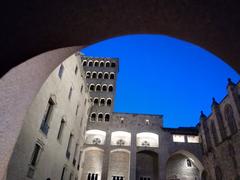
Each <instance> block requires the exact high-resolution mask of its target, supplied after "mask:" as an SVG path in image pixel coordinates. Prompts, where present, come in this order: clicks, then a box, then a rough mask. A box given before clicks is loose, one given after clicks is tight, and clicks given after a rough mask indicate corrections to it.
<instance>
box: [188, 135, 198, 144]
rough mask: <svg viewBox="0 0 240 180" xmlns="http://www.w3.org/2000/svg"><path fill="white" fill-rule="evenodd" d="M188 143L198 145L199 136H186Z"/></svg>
mask: <svg viewBox="0 0 240 180" xmlns="http://www.w3.org/2000/svg"><path fill="white" fill-rule="evenodd" d="M187 142H188V143H199V136H190V135H188V136H187Z"/></svg>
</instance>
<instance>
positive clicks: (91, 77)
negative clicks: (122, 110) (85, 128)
mask: <svg viewBox="0 0 240 180" xmlns="http://www.w3.org/2000/svg"><path fill="white" fill-rule="evenodd" d="M80 58H81V62H82V65H83V68H84V70H85V73H86V74H85V75H86V80H87V86H88V88H89V92H90V97H91V98H90V100H91V101H92V105H93V106H92V109H91V112H90V116H89V121H90V122H96V121H97V122H101V121H103V122H109V121H110V120H111V117H112V112H113V108H114V97H115V92H116V79H117V73H118V67H119V66H118V58H96V57H88V56H84V55H80Z"/></svg>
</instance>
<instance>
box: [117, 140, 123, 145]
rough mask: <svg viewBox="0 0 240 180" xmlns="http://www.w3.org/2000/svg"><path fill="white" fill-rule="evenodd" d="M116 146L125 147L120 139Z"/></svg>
mask: <svg viewBox="0 0 240 180" xmlns="http://www.w3.org/2000/svg"><path fill="white" fill-rule="evenodd" d="M117 145H118V146H124V145H125V141H124V140H122V139H119V140H118V141H117Z"/></svg>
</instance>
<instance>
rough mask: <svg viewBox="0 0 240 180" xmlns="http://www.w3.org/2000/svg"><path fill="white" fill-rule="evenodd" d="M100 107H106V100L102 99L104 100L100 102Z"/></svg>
mask: <svg viewBox="0 0 240 180" xmlns="http://www.w3.org/2000/svg"><path fill="white" fill-rule="evenodd" d="M100 105H101V106H104V105H105V99H103V98H102V99H101V100H100Z"/></svg>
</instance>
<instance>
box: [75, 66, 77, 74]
mask: <svg viewBox="0 0 240 180" xmlns="http://www.w3.org/2000/svg"><path fill="white" fill-rule="evenodd" d="M77 72H78V67H77V66H76V67H75V74H77Z"/></svg>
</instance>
